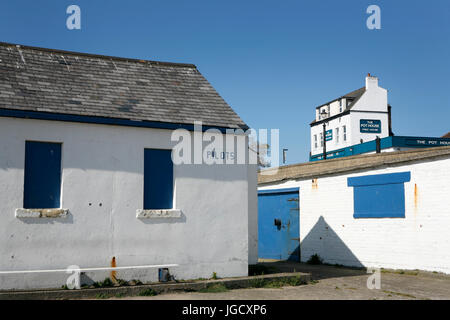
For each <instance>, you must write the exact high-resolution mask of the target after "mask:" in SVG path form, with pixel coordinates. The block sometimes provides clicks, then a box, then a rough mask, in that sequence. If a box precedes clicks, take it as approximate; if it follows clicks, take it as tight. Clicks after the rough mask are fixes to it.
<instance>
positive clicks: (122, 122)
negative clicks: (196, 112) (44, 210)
mask: <svg viewBox="0 0 450 320" xmlns="http://www.w3.org/2000/svg"><path fill="white" fill-rule="evenodd" d="M0 117H13V118H22V119H37V120H55V121H67V122H81V123H95V124H104V125H116V126H127V127H139V128H153V129H168V130H176V129H186V130H188V131H194V125H193V124H181V123H169V122H157V121H138V120H129V119H118V118H106V117H94V116H81V115H72V114H61V113H49V112H39V111H23V110H12V109H0ZM208 129H218V130H220V132H222V133H226V130H227V129H233V130H235V128H225V127H215V126H205V125H203V126H202V130H203V131H206V130H208ZM242 129H243V130H244V131H245V130H247V129H248V128H246V127H245V128H242Z"/></svg>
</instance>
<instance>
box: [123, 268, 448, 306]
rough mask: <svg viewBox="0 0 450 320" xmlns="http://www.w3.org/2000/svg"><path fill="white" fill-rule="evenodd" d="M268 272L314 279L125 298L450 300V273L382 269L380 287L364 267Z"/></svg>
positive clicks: (274, 270) (276, 270) (284, 269)
mask: <svg viewBox="0 0 450 320" xmlns="http://www.w3.org/2000/svg"><path fill="white" fill-rule="evenodd" d="M262 265H264V266H266V267H268V269H270V270H271V272H292V271H297V272H309V273H311V276H312V279H313V281H312V282H311V283H310V284H307V285H301V286H297V287H282V288H279V289H278V288H251V289H236V290H229V291H226V292H219V293H200V292H186V293H174V294H161V295H157V296H152V297H125V298H123V299H133V300H179V299H180V300H181V299H182V300H185V299H186V300H236V299H237V300H245V299H251V300H265V299H274V300H278V299H280V300H321V299H344V300H347V299H348V300H373V299H378V300H385V299H400V300H404V299H426V300H428V299H450V275H443V274H436V273H429V272H418V271H404V272H403V271H398V270H392V271H388V270H382V271H381V273H380V275H381V278H380V279H381V288H380V289H372V290H370V289H368V288H367V279H368V278H369V276H370V275H371V274H368V273H366V271H365V270H360V269H352V268H344V267H334V266H325V265H307V264H303V263H295V262H272V263H262Z"/></svg>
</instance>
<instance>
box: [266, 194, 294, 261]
mask: <svg viewBox="0 0 450 320" xmlns="http://www.w3.org/2000/svg"><path fill="white" fill-rule="evenodd" d="M299 213H300V212H299V191H298V188H295V189H284V190H283V189H282V190H274V191H272V190H270V191H260V192H259V193H258V257H259V258H262V259H277V260H295V261H300V228H299V227H300V224H299V223H300V222H299Z"/></svg>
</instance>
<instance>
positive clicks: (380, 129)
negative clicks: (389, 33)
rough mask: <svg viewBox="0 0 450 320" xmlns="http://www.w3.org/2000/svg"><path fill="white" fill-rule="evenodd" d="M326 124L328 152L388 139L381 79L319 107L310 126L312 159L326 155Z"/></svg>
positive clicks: (387, 111)
mask: <svg viewBox="0 0 450 320" xmlns="http://www.w3.org/2000/svg"><path fill="white" fill-rule="evenodd" d="M323 124H325V131H326V134H325V135H326V151H327V152H332V151H335V150H339V149H343V148H346V147H349V146H353V145H356V144H360V143H364V142H368V141H372V140H375V139H376V137H377V136H378V137H380V138H385V137H388V136H389V135H390V133H391V129H390V107H389V105H388V96H387V90H386V89H384V88H382V87H380V86H379V85H378V78H377V77H374V76H371V75H370V74H369V75H368V76H367V77H366V84H365V86H364V87H362V88H360V89H357V90H355V91H352V92H350V93H348V94H345V95H343V96H341V97H339V98H337V99H334V100H332V101H330V102H328V103H325V104H323V105H320V106H318V107H316V117H315V120H314V121H313V122H312V123H311V124H310V126H311V156H316V155H319V154H323V143H324V141H323Z"/></svg>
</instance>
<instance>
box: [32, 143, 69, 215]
mask: <svg viewBox="0 0 450 320" xmlns="http://www.w3.org/2000/svg"><path fill="white" fill-rule="evenodd" d="M24 175H25V184H24V195H23V199H24V200H23V206H24V208H27V209H51V208H59V207H60V195H61V144H60V143H49V142H34V141H26V142H25V174H24Z"/></svg>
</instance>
